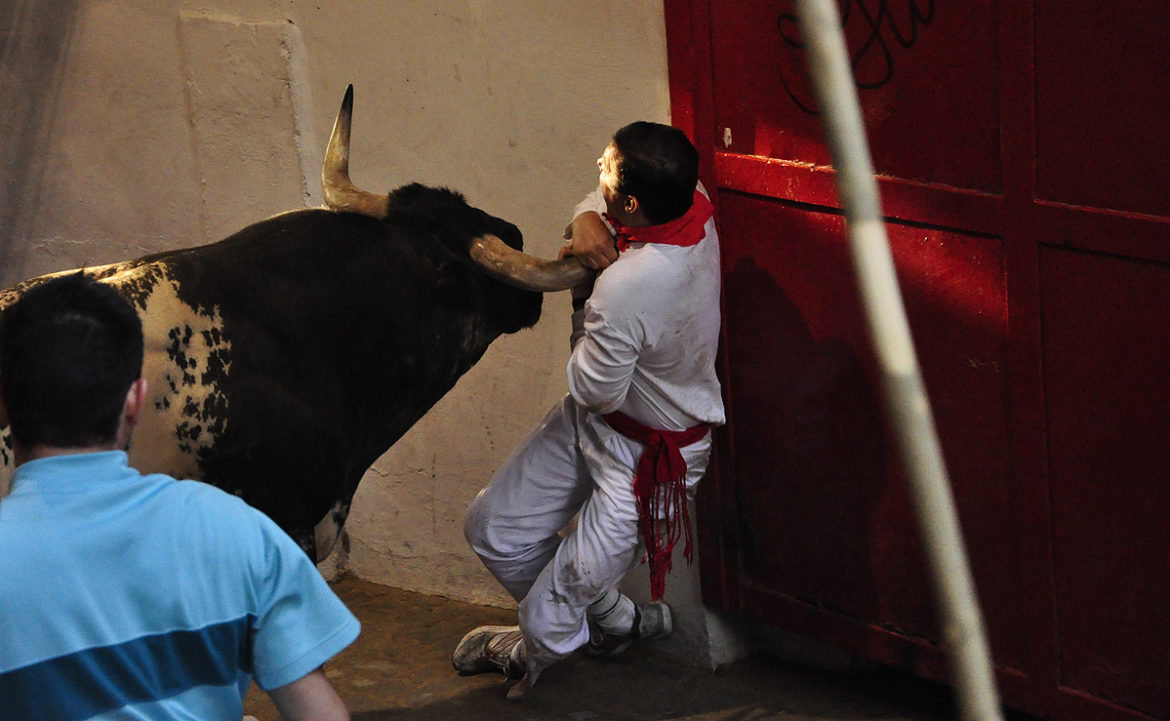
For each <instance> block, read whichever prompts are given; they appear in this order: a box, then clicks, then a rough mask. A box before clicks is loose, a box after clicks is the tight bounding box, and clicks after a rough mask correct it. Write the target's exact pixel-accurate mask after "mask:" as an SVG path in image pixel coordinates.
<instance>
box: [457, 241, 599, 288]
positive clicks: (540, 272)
mask: <svg viewBox="0 0 1170 721" xmlns="http://www.w3.org/2000/svg"><path fill="white" fill-rule="evenodd" d="M470 254H471V257H472V259H473V260H474V261H475V262H476V263H479V265H480V266H481V267H483V269H484V271H486V272H487V274H488V275H490V276H492V277H493V278H495V279H497V280H499V281H502V282H504V283H507V284H508V285H513V286H516V287H517V288H523V289H524V290H531V291H535V292H537V293H549V292H552V291H557V290H568V289H569V288H572V287H573V286H575V285H580V284H581V283H583V282H585V281H586V280H588V279H589V276H590V275H592V274H593V271H592V270H589V269H588V268H586V267H585V266H583V265H581V261H579V260H577V259H576V258H574V257H572V256H569V257H567V258H562V259H560V260H541V259H540V258H534V257H532V256H531V255H527V254H525V253H522V252H520V251H518V250H516V249H515V248H511V247H509V246H508V245H507V244H506V243H504V241H502V240H500V239H499V238H497V237H496V236H494V235H481V236H480V237H478V238H476V239H475V240H473V241H472V242H471V250H470Z"/></svg>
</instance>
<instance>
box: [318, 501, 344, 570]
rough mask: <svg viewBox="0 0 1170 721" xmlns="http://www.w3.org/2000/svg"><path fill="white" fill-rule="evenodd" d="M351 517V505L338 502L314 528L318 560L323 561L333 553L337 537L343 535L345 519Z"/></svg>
mask: <svg viewBox="0 0 1170 721" xmlns="http://www.w3.org/2000/svg"><path fill="white" fill-rule="evenodd" d="M347 515H349V503H347V502H344V501H338V502H337V503H334V504H333V508H330V509H329V512H328V513H326V514H325V517H324V518H322V519H321V521H320V522H319V523H318V524H317V525H316V527H314V529H313V536H314V541H316V544H317V560H318V561H323V560H325V559H326V558H328V557H329V554H330V553H332V552H333V546H334V545H335V544H336V543H337V537H338V536H340V535H341V527H342V525H344V524H345V517H346V516H347Z"/></svg>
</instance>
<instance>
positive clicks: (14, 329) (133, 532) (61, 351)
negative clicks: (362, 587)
mask: <svg viewBox="0 0 1170 721" xmlns="http://www.w3.org/2000/svg"><path fill="white" fill-rule="evenodd" d="M142 356H143V340H142V327H141V324H140V322H139V319H138V316H137V315H135V313H134V311H133V309H132V308H131V307H130V306H129V305H128V304H127V302H126V301H125V300H124V299H123V298H122V297H121V296H120V295H118V294H117V292H115V291H114V290H113V289H111V288H109V287H107V286H104V285H101V284H99V283H96V282H94V281H93V280H91V279H88V278H86V277H85V276H84V275H82V274H81V273H77V274H72V275H68V276H63V277H60V278H57V279H55V280H52V281H49V282H47V283H45V284H43V285H40V286H38V287H36V288H34V289H32V290H29V291H28V292H27V293H25V294H24V295H23V296H22V297H21V298H20V300H18V301H17V302H16V303H14V304H13V305H11V306H9V307H8V308H7V309H6V310H5V311H4V313H3V315H2V316H0V421H2V422H3V423H4V424H5V425H8V426H10V428H11V431H12V437H13V439H14V452H15V457H16V464H17V469H16V474H15V476H14V478H13V481H12V491H11V494H10V495H9V496H8V497H7V498H5V499H3V501H0V569H2V570H0V574H2V578H0V718H4V719H8V718H12V719H33V718H35V719H46V720H51V719H60V720H62V721H75V720H79V719H114V718H118V719H122V718H141V719H203V720H204V721H210V720H214V719H221V720H222V721H239V719H240V718H241V717H242V715H243V697H244V694H245V692H246V691H247V689H248V686H249V685H250V683H251V679H252V677H253V676H255V678H256V681H257V683H258V684H259V686H260V687H261V688H262V689H264V690H266V691H267V692H268V694H269V695H270V696H271V698H272V700H273V702H274V703H275V704H276V707H277V708H278V709H279V710H280V713H281V715H282V716H283V717H284V718H285V719H287V720H289V721H291V720H294V719H297V720H299V719H318V720H326V721H333V720H344V719H349V712H348V711H347V710H346V708H345V704H344V703H342V701H341V699H340V698H339V697H338V696H337V693H336V692H335V691H334V690H333V688H332V686H330V684H329V682H328V681H327V680H326V678H325V674H324V672H323V671H322V670H321V665H322V664H323V663H324V662H325V661H326V660H327V659H329V658H331V657H332V656H333V655H335V654H336V653H337V652H339V651H340V650H341V649H343V648H345V647H346V646H347V645H349V644H350V643H351V642H352V641H353V640H354V639H355V638H356V637H357V635H358V630H359V626H358V622H357V619H355V618H354V617H353V615H352V614H351V613H350V612H349V611H348V610H347V609H346V608H345V606H344V605H343V604H342V603H341V601H340V600H339V599H338V598H337V597H336V596H335V595H334V594H333V592H332V591H331V590H330V589H329V587H328V586H327V585H326V584H325V581H324V579H322V578H321V575H320V574H319V573H318V571H317V569H316V567H315V566H313V564H312V563H311V562H310V561H309V559H308V557H307V556H305V554H304V552H303V551H301V550H300V548H298V547H297V546H296V545H295V544H294V543H293V542H292V540H291V539H290V538H289V537H288V536H287V535H285V533H284V532H283V531H281V530H280V529H279V528H278V527H277V526H276V524H274V523H273V522H272V521H271V520H269V519H268V517H267V516H265V515H263V514H262V513H260V512H259V511H256V510H254V509H252V508H250V507H249V506H247V505H245V504H244V502H243V501H241V500H240V499H238V498H235V497H234V496H231V495H228V494H227V493H224V492H222V491H220V490H218V489H216V488H213V487H212V486H209V485H205V484H202V483H198V482H195V481H176V480H174V479H172V478H170V477H168V476H163V475H157V474H156V475H147V476H144V475H142V474H140V473H138V471H136V470H134V469H133V468H130V467H129V466H128V465H127V457H126V453H125V452H124V450H123V449H125V448H126V447H127V444H128V443H129V441H130V436H131V432H132V430H133V428H134V426H135V424H136V422H137V420H138V417H139V414H140V413H141V412H142V410H143V404H145V403H147V402H148V396H147V389H146V382H145V381H144V380H143V379H142V378H140V373H141V370H142Z"/></svg>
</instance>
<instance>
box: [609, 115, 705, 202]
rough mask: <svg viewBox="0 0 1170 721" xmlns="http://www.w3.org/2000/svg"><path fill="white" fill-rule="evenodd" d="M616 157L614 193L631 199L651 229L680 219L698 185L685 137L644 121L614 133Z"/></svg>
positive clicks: (692, 153) (695, 164) (696, 166)
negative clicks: (649, 223) (617, 157)
mask: <svg viewBox="0 0 1170 721" xmlns="http://www.w3.org/2000/svg"><path fill="white" fill-rule="evenodd" d="M613 142H614V145H615V146H616V147H617V151H618V155H619V156H620V157H619V159H618V168H617V175H618V185H617V190H618V192H620V193H625V194H626V195H633V196H635V197H636V198H637V199H638V202H639V203H641V204H642V211H643V212H644V213H645V214H646V218H647V219H648V220H649V221H650V222H651V223H654V224H655V225H657V224H659V223H666V222H669V221H671V220H674V219H675V218H678V217H680V216H682V215H683V214H684V213H686V212H687V211H688V210H690V207H691V201H692V200H693V199H694V194H695V185H696V184H697V183H698V182H699V152H698V151H697V150H695V146H694V145H692V144H691V141H690V140H689V139H688V138H687V136H686V133H684V132H683V131H681V130H679V129H678V128H673V127H671V126H669V125H662V124H661V123H650V122H646V121H644V120H641V121H638V122H636V123H630V124H629V125H627V126H625V127H624V128H622V129H621V130H619V131H617V132H616V133H614V136H613Z"/></svg>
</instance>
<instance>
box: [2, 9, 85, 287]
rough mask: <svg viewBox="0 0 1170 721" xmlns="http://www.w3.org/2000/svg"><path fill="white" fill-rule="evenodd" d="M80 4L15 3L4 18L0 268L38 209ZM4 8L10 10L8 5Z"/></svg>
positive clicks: (6, 260) (17, 245) (18, 243)
mask: <svg viewBox="0 0 1170 721" xmlns="http://www.w3.org/2000/svg"><path fill="white" fill-rule="evenodd" d="M78 3H79V0H13V1H12V3H11V5H9V6H8V7H7V8H5V10H4V11H3V12H2V13H0V138H2V139H3V142H0V168H3V183H0V267H5V266H8V265H9V264H10V263H11V262H12V254H13V249H14V248H16V247H20V246H21V245H23V243H22V242H21V239H20V238H19V237H18V236H19V235H21V228H20V227H19V226H20V222H21V215H22V213H23V212H24V211H25V209H32V208H36V207H37V195H38V194H39V192H40V185H41V184H40V180H41V174H42V173H43V172H44V164H43V162H42V160H41V159H42V157H43V155H44V150H45V147H46V145H47V142H48V136H49V130H50V129H51V127H52V118H53V115H54V111H55V108H56V104H57V95H58V92H59V90H60V87H61V80H62V77H63V76H64V72H65V58H66V55H67V53H68V50H69V46H70V44H71V42H72V40H73V35H74V30H75V27H76V18H77V13H78ZM6 5H8V4H7V3H6Z"/></svg>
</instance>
